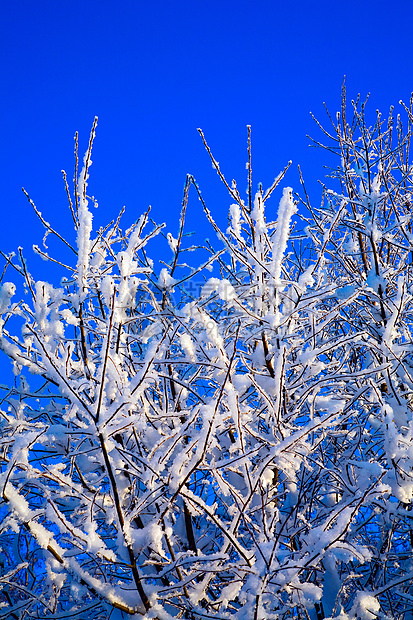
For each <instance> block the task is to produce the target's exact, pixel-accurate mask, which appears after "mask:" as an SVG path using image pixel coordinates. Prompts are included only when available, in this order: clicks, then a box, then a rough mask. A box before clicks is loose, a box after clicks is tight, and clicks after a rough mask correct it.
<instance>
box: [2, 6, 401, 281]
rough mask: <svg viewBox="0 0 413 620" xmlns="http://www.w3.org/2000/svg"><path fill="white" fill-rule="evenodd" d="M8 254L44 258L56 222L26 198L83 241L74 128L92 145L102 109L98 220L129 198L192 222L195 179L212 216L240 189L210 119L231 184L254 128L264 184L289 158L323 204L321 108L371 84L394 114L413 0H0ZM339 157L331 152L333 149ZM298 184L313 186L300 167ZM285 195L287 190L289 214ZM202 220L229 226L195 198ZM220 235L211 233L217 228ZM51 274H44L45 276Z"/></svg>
mask: <svg viewBox="0 0 413 620" xmlns="http://www.w3.org/2000/svg"><path fill="white" fill-rule="evenodd" d="M0 7H1V8H0V29H1V32H0V46H1V58H0V67H1V68H0V71H1V89H2V96H1V101H0V123H1V138H2V149H1V153H0V159H1V161H0V176H1V194H0V197H1V215H2V226H1V228H0V248H1V249H2V250H3V251H5V252H10V251H12V250H15V249H16V248H17V246H18V245H22V246H23V247H24V251H25V253H26V254H27V255H28V257H29V259H30V267H31V269H32V271H33V272H34V273H36V276H37V277H39V273H40V276H42V277H43V278H44V279H47V272H46V271H44V275H43V273H42V270H45V268H46V266H45V263H43V262H42V261H40V259H38V258H31V257H30V247H31V245H32V243H38V244H40V243H41V239H42V236H43V230H42V226H41V224H40V223H39V222H38V221H37V220H36V217H35V216H34V214H33V213H32V212H31V210H30V207H29V206H28V204H27V201H26V199H25V197H24V196H23V194H22V192H21V187H22V186H24V187H25V188H26V189H27V191H28V192H29V193H30V196H31V197H32V199H33V200H34V201H35V203H36V204H37V206H38V208H39V209H40V210H41V211H42V213H43V214H44V216H45V217H46V219H47V220H49V221H50V222H51V223H53V224H54V225H55V226H57V227H58V226H60V227H62V228H63V230H65V231H67V234H68V236H69V237H70V236H72V239H73V233H72V230H71V229H72V225H71V220H70V217H69V214H68V211H67V209H66V198H65V192H64V186H63V182H62V180H61V173H60V170H61V169H62V168H64V169H65V170H66V171H67V173H68V178H69V179H70V180H72V178H73V136H74V133H75V131H76V130H78V131H79V134H80V151H81V152H82V153H83V151H84V150H85V149H86V146H87V142H88V136H89V131H90V127H91V125H92V122H93V118H94V116H95V115H97V116H98V117H99V124H98V128H97V138H96V143H95V148H94V153H93V157H92V159H93V166H92V169H91V180H90V185H89V191H90V193H92V194H94V195H95V196H96V197H97V199H98V201H99V205H100V206H99V211H98V212H96V214H95V222H96V225H101V224H105V223H106V222H107V221H109V220H110V219H111V218H112V217H113V216H115V215H116V214H117V213H118V211H119V209H120V208H121V207H122V206H123V205H126V208H127V211H126V219H125V221H126V222H129V223H130V222H131V221H134V220H135V219H136V218H137V217H138V216H139V214H140V213H141V212H142V211H143V210H144V209H146V207H147V205H148V204H151V205H152V208H153V211H152V215H153V218H154V219H155V220H156V221H157V222H160V221H166V222H167V223H168V226H169V228H170V230H171V232H172V233H175V232H176V227H177V218H178V214H179V210H180V202H181V196H182V188H183V183H184V180H185V175H186V173H187V172H190V173H192V174H194V176H195V177H196V178H197V180H198V183H199V184H200V186H201V189H202V191H203V195H204V197H205V199H206V201H207V203H208V206H209V207H210V209H211V211H212V212H213V213H214V214H215V215H216V217H217V218H218V219H219V218H220V217H221V218H222V217H224V214H226V212H227V209H228V206H229V204H230V202H231V201H230V199H229V198H226V196H225V194H224V192H222V191H221V189H220V187H219V181H218V179H217V178H216V174H215V173H214V171H213V169H212V166H211V164H210V162H209V160H208V156H207V154H206V153H205V151H204V149H203V146H202V143H201V140H200V138H199V136H198V134H197V132H196V128H197V127H201V128H202V129H203V130H204V132H205V134H206V136H207V138H208V140H209V142H210V145H211V147H212V149H213V151H214V153H215V155H216V157H217V159H218V160H219V162H220V164H221V165H222V168H223V170H224V172H225V173H226V174H227V176H228V177H229V179H232V178H233V177H234V178H236V179H237V181H238V184H239V187H240V189H244V188H245V187H246V172H245V162H246V125H247V124H251V125H252V133H253V156H254V170H255V173H254V174H255V177H254V180H253V181H254V186H255V187H256V186H257V184H258V182H259V181H262V182H263V183H264V185H268V184H270V183H271V181H272V180H273V178H274V176H275V175H276V174H277V173H278V172H279V171H280V170H281V169H282V168H283V167H284V166H285V164H286V162H287V161H288V160H289V159H292V160H293V162H294V164H293V165H294V167H295V168H296V164H297V163H300V164H301V166H302V169H303V172H304V175H305V178H306V180H307V183H308V184H309V187H310V189H311V192H312V198H313V201H314V203H317V200H319V196H320V191H319V189H318V187H317V183H316V181H317V179H318V178H323V175H324V171H323V168H322V166H323V155H322V153H320V152H318V151H316V150H314V149H309V148H308V144H309V140H308V138H307V137H306V134H312V135H314V136H317V137H318V136H319V133H318V130H317V128H316V126H315V125H314V122H313V121H312V120H311V117H310V114H309V112H310V111H312V112H313V113H314V114H315V115H316V116H318V117H320V118H321V119H323V120H324V119H325V115H324V113H323V107H322V103H323V101H325V102H326V103H327V105H328V107H329V108H330V109H331V111H332V112H335V110H336V109H337V108H338V105H339V100H340V88H341V84H342V81H343V76H344V75H346V76H347V77H346V83H347V89H348V94H349V98H352V97H355V96H356V95H357V93H358V92H361V94H362V96H365V95H366V94H367V93H368V92H371V104H370V108H371V111H372V113H373V112H374V110H375V109H376V108H380V109H381V110H382V111H383V112H387V110H388V107H389V105H390V104H391V103H394V104H397V102H398V101H399V100H400V99H404V100H405V101H408V99H409V97H410V93H411V91H412V90H413V61H412V50H413V37H412V34H411V25H412V23H413V19H412V18H413V4H412V3H411V2H408V1H407V0H406V1H405V2H400V1H398V0H395V1H393V2H391V3H390V2H384V1H379V2H373V1H370V0H367V1H363V0H358V1H354V0H348V1H347V2H333V1H330V2H326V1H321V2H317V1H315V2H307V1H303V0H298V1H296V2H279V1H278V0H272V1H271V0H255V1H254V2H252V1H249V0H237V1H235V0H221V1H216V0H209V1H203V0H194V1H193V2H185V1H180V0H178V1H175V2H172V1H165V0H152V1H149V2H142V1H141V0H135V1H131V0H119V1H118V2H116V3H115V2H113V1H111V2H109V1H108V0H99V1H96V0H82V1H79V0H70V1H61V2H58V1H56V0H48V1H45V0H35V1H34V0H30V1H28V0H13V2H11V1H10V0H9V1H6V0H1V1H0ZM324 159H325V158H324ZM285 184H288V185H293V187H294V189H296V188H297V189H298V186H297V175H296V172H295V171H292V172H291V174H290V175H289V176H287V178H286V181H285ZM280 195H281V189H280V193H279V195H277V196H275V197H274V201H273V208H274V209H276V207H277V204H278V200H279V196H280ZM192 204H193V207H191V211H190V227H191V226H192V227H193V228H195V229H197V231H198V233H200V234H202V235H204V236H207V235H209V236H211V237H213V234H212V233H211V232H210V231H209V230H208V226H207V224H204V220H203V219H202V215H201V211H200V207H199V202H198V201H197V200H196V199H195V197H194V198H193V200H192ZM204 233H205V234H204ZM39 270H40V272H39Z"/></svg>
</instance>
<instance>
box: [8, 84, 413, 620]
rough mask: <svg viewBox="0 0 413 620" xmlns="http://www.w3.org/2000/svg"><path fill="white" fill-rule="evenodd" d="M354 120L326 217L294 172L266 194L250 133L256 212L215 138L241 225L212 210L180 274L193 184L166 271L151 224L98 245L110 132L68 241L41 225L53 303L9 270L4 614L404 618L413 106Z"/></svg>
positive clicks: (343, 139)
mask: <svg viewBox="0 0 413 620" xmlns="http://www.w3.org/2000/svg"><path fill="white" fill-rule="evenodd" d="M348 107H349V108H350V109H351V110H352V113H351V118H350V119H349V120H348V119H347V117H346V101H345V97H344V95H343V105H342V109H341V112H340V113H339V114H337V117H336V118H331V117H330V121H331V125H330V128H327V129H324V128H323V127H322V126H321V125H320V128H321V130H322V131H323V132H324V134H325V138H326V145H325V148H327V149H328V150H329V151H332V152H333V153H334V154H335V155H338V158H337V162H335V163H337V164H338V165H337V167H333V168H331V174H330V176H331V177H332V179H331V186H332V188H333V189H328V188H324V191H323V198H322V201H321V205H320V206H317V207H315V206H313V205H312V204H311V202H310V200H309V198H308V195H307V192H306V190H305V187H304V184H302V188H301V189H300V192H299V193H298V194H295V193H293V191H292V189H291V188H289V187H285V188H284V189H283V190H282V191H281V187H282V185H281V182H282V181H283V179H284V176H285V173H286V171H287V168H288V166H287V168H286V169H285V170H284V171H282V172H281V173H280V174H279V175H278V177H277V178H276V179H275V181H274V183H273V184H272V186H271V187H270V188H269V189H268V190H266V191H264V190H263V188H262V187H261V186H260V187H259V189H258V192H257V193H256V194H255V196H254V193H253V189H252V188H253V185H252V168H251V141H250V132H249V133H248V138H249V141H248V145H249V146H248V155H249V157H248V165H247V172H248V197H247V199H246V200H244V199H243V198H242V197H241V195H240V193H239V191H238V189H237V185H236V183H235V181H232V183H230V182H228V181H227V180H226V178H225V176H224V174H223V172H222V171H221V168H220V166H219V164H218V162H217V161H216V160H215V159H214V157H213V155H212V153H211V151H210V149H209V146H208V145H207V143H206V141H205V138H204V136H203V134H202V132H200V133H201V137H202V139H203V140H204V143H205V146H206V148H207V151H208V153H209V155H210V157H211V159H212V162H213V165H214V166H215V168H216V170H217V172H218V175H219V177H220V179H221V181H222V182H223V183H224V184H225V186H226V188H227V190H228V193H229V196H230V203H231V204H230V207H229V219H228V228H227V229H225V230H224V229H221V228H220V227H219V226H218V225H217V224H216V222H215V220H214V209H213V208H211V210H210V209H209V207H208V206H207V205H206V204H204V203H203V207H204V211H205V216H206V218H207V220H208V221H209V224H210V226H211V227H212V229H213V230H214V231H215V233H216V235H217V239H216V242H215V244H214V246H213V244H209V243H208V244H207V245H206V246H205V247H204V248H203V249H202V250H199V252H200V254H201V255H202V260H200V264H194V265H188V264H187V262H188V261H189V258H188V257H196V255H197V252H193V251H192V252H191V253H190V254H189V253H188V252H186V250H188V249H193V248H188V245H187V243H188V236H186V234H185V214H186V210H187V207H188V201H189V200H190V199H192V198H190V197H191V195H192V196H193V197H194V198H196V197H198V198H199V199H200V200H201V201H203V198H202V195H201V193H200V191H199V189H198V185H197V183H196V182H195V180H194V178H193V177H191V176H188V178H187V180H186V184H185V188H184V195H183V202H182V212H181V218H180V222H179V228H178V233H177V235H176V237H174V236H173V235H172V234H171V233H168V234H167V235H166V238H167V240H168V243H169V248H170V252H171V259H170V261H169V262H166V263H165V264H164V266H163V267H162V268H161V269H160V270H159V269H158V268H157V266H156V263H154V261H153V260H151V259H150V258H149V248H150V243H151V239H152V238H153V237H154V236H155V235H157V234H159V233H161V234H164V233H163V231H162V229H163V226H157V225H154V224H153V223H152V220H150V218H149V211H147V212H146V213H144V214H143V215H142V216H141V217H140V218H139V220H138V221H136V222H135V223H134V224H133V225H132V226H130V227H129V228H128V229H126V230H125V231H124V230H123V229H122V228H121V216H119V217H118V218H117V219H116V221H113V222H111V223H110V224H109V225H108V226H107V227H106V228H102V229H100V230H98V231H97V232H93V229H92V213H91V211H90V208H89V203H90V198H89V197H88V194H87V181H88V175H89V167H90V164H91V150H92V143H93V139H94V134H95V127H96V123H95V125H94V127H93V130H92V134H91V138H90V143H89V148H88V150H87V152H86V155H85V158H84V162H83V168H82V170H81V172H80V174H77V173H76V175H75V184H74V188H73V194H71V192H70V191H69V187H68V186H67V190H68V196H69V202H70V204H69V206H70V208H71V211H72V216H73V222H74V227H75V230H76V241H75V243H73V242H71V241H70V238H66V237H64V236H63V235H61V234H60V233H58V231H57V230H55V229H54V228H52V226H51V224H49V223H48V222H47V221H46V220H45V219H44V218H43V216H42V215H41V213H40V212H39V211H37V210H36V212H37V213H38V215H39V217H40V218H41V220H42V223H43V224H44V226H45V227H46V232H47V233H48V234H51V235H54V236H57V237H59V239H60V240H61V241H62V242H63V243H64V244H65V245H66V246H68V248H70V250H71V251H72V254H73V264H69V265H66V264H63V259H59V258H55V257H51V256H48V254H47V251H46V249H40V248H37V252H38V253H40V254H41V255H42V256H43V258H46V259H47V258H49V259H50V260H55V261H58V262H59V263H60V264H61V268H62V270H64V277H63V278H62V280H61V283H60V285H59V286H57V287H56V286H54V285H53V284H51V283H48V282H43V281H34V279H33V278H32V277H31V275H30V273H29V270H28V266H27V264H26V262H25V260H24V258H23V255H22V254H21V253H20V254H19V256H18V257H17V258H14V257H13V256H8V257H6V265H8V271H7V273H9V271H10V270H11V269H13V268H14V270H16V271H17V272H19V274H20V276H21V278H22V280H23V284H24V287H25V289H26V295H25V296H24V298H23V299H22V300H20V299H19V300H18V301H15V298H16V286H15V284H12V283H10V282H5V281H4V278H3V284H2V288H1V292H0V306H1V307H0V311H1V315H2V320H1V348H2V350H3V352H4V353H5V354H6V355H7V356H8V357H9V358H10V359H11V360H12V362H13V365H14V371H15V375H16V382H15V385H14V386H13V387H10V388H9V389H8V390H7V391H4V393H3V396H2V400H1V405H0V429H1V430H0V437H1V453H0V454H1V459H0V466H1V470H0V471H1V473H0V480H1V485H0V489H1V493H0V516H1V525H0V544H1V560H0V562H1V566H0V585H1V591H0V618H10V619H11V618H13V619H14V618H15V619H23V618H25V619H26V618H27V619H29V618H56V619H57V618H59V619H60V618H80V619H82V620H87V619H93V620H98V619H102V620H103V619H105V620H106V619H109V618H111V619H112V620H115V619H120V618H142V617H145V618H148V619H149V618H153V619H158V620H167V619H170V618H190V619H193V620H198V619H199V620H201V619H203V618H211V619H213V618H219V619H222V620H223V619H225V618H236V619H238V620H267V619H268V620H270V619H274V620H275V619H277V620H278V619H279V620H281V619H282V620H286V619H287V618H291V619H293V618H294V619H295V618H296V619H300V620H301V619H302V620H304V619H306V620H322V619H323V618H340V619H341V620H358V619H360V620H373V619H374V618H376V617H378V618H392V619H397V620H407V619H408V618H409V619H411V618H412V617H413V613H412V610H413V529H412V528H413V523H412V520H413V511H412V510H411V508H412V496H413V408H412V402H413V401H412V399H413V346H412V344H413V343H412V334H413V324H412V321H413V297H412V295H413V277H412V276H413V271H412V260H413V232H412V214H411V202H412V187H413V178H412V172H413V168H412V166H411V164H410V161H411V154H410V142H411V136H412V128H413V108H412V103H411V104H410V106H409V107H406V106H403V110H402V112H403V114H404V117H403V120H402V118H401V117H397V118H394V117H393V112H392V111H391V112H390V116H389V118H388V119H387V120H383V119H382V117H381V115H380V114H379V113H377V118H376V120H375V122H374V124H373V126H371V127H370V126H369V125H368V123H367V120H366V117H365V111H364V104H363V103H361V102H360V101H356V102H352V104H351V106H348ZM317 144H319V143H317ZM320 146H321V145H320ZM299 195H301V196H302V198H299ZM270 197H271V199H272V200H273V201H274V202H275V204H278V209H277V208H275V209H274V207H271V206H270V207H269V208H268V209H267V210H266V206H267V201H268V200H269V199H270ZM300 203H301V204H300ZM273 211H274V212H275V214H276V216H275V217H274V218H273V217H272V215H271V216H270V214H272V212H273ZM272 219H274V221H271V220H272ZM69 237H70V236H69ZM206 252H208V253H209V254H208V256H207V254H206ZM193 260H195V258H193ZM17 290H18V289H17Z"/></svg>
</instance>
